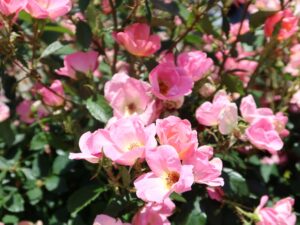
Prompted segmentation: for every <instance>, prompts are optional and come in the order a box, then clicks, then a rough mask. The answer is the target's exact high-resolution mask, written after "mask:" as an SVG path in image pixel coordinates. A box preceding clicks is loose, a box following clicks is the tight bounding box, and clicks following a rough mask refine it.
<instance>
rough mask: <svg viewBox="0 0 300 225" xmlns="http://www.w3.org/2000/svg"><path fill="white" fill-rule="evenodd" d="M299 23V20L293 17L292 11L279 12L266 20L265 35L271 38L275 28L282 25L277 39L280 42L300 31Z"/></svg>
mask: <svg viewBox="0 0 300 225" xmlns="http://www.w3.org/2000/svg"><path fill="white" fill-rule="evenodd" d="M298 21H299V19H298V18H297V17H295V16H294V15H293V12H292V11H291V10H290V9H285V10H284V11H279V12H277V13H276V14H275V15H273V16H271V17H269V18H268V19H267V20H266V22H265V35H266V37H271V36H272V35H273V31H274V29H275V26H276V25H277V24H278V23H281V25H280V30H279V33H278V37H277V38H278V40H285V39H288V38H289V37H291V36H292V35H293V34H294V33H295V32H296V31H297V30H298Z"/></svg>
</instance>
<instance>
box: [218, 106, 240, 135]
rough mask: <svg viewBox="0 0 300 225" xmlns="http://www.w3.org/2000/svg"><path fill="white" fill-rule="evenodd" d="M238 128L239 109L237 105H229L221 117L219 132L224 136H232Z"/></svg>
mask: <svg viewBox="0 0 300 225" xmlns="http://www.w3.org/2000/svg"><path fill="white" fill-rule="evenodd" d="M237 126H238V109H237V106H236V104H235V103H229V104H227V105H226V106H225V107H224V109H223V110H222V111H221V113H220V115H219V131H220V133H221V134H223V135H227V134H231V133H232V131H233V130H234V129H235V128H236V127H237Z"/></svg>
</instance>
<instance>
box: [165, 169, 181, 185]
mask: <svg viewBox="0 0 300 225" xmlns="http://www.w3.org/2000/svg"><path fill="white" fill-rule="evenodd" d="M179 177H180V175H179V173H177V172H175V171H171V172H169V173H168V176H167V178H166V183H167V186H168V187H169V188H171V187H172V185H173V184H175V183H177V182H178V181H179Z"/></svg>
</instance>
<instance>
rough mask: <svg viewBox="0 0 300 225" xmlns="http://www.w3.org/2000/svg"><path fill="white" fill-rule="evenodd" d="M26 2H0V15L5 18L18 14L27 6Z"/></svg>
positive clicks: (3, 0)
mask: <svg viewBox="0 0 300 225" xmlns="http://www.w3.org/2000/svg"><path fill="white" fill-rule="evenodd" d="M27 1H28V0H1V1H0V13H1V14H3V15H5V16H10V15H13V14H16V15H17V14H18V13H19V12H20V11H21V10H23V9H24V8H25V7H26V5H27Z"/></svg>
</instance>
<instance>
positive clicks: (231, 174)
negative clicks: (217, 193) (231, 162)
mask: <svg viewBox="0 0 300 225" xmlns="http://www.w3.org/2000/svg"><path fill="white" fill-rule="evenodd" d="M223 171H224V173H225V176H224V178H225V187H226V188H229V192H230V193H231V194H232V195H233V196H247V195H248V194H249V190H248V186H247V183H246V179H245V178H244V177H243V176H242V175H241V174H240V173H238V172H236V171H234V170H232V169H230V168H224V169H223Z"/></svg>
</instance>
